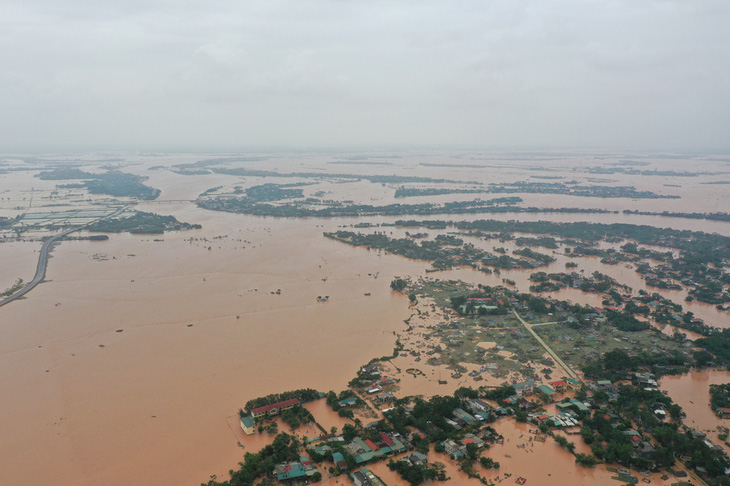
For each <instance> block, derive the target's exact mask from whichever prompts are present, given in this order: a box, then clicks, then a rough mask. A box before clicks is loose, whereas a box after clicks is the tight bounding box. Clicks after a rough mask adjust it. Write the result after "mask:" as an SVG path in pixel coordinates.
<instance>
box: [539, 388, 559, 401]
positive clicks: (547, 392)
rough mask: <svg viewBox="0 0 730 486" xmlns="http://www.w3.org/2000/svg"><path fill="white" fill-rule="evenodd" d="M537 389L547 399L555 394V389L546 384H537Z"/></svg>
mask: <svg viewBox="0 0 730 486" xmlns="http://www.w3.org/2000/svg"><path fill="white" fill-rule="evenodd" d="M537 391H538V392H539V393H540V394H541V395H543V396H545V397H546V398H547V399H549V400H550V399H552V398H553V396H555V390H553V389H552V388H550V387H549V386H547V385H540V386H538V387H537Z"/></svg>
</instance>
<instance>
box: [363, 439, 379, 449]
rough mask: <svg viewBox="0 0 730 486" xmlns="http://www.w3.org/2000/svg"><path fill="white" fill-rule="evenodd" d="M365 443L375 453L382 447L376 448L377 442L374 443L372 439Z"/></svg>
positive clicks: (366, 440)
mask: <svg viewBox="0 0 730 486" xmlns="http://www.w3.org/2000/svg"><path fill="white" fill-rule="evenodd" d="M365 443H366V444H367V445H368V447H369V448H371V449H372V450H374V451H377V450H378V449H380V447H378V446H376V445H375V442H373V441H372V440H370V439H365Z"/></svg>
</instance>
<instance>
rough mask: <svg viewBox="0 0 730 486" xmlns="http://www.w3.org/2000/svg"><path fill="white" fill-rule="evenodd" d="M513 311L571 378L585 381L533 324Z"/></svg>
mask: <svg viewBox="0 0 730 486" xmlns="http://www.w3.org/2000/svg"><path fill="white" fill-rule="evenodd" d="M512 313H513V314H514V315H515V317H516V318H517V319H519V321H520V322H521V323H522V325H523V326H525V329H527V330H528V331H529V332H530V334H532V337H534V338H535V339H536V340H537V342H538V343H540V344H541V345H542V347H543V348H545V351H547V352H548V354H549V355H550V356H552V358H553V359H554V360H555V362H556V363H558V364H559V365H560V367H561V368H563V369H564V370H565V372H566V373H567V374H568V376H570V377H571V378H573V379H575V380H578V381H583V380H581V379H580V378H579V377H578V375H577V374H575V371H573V370H572V369H570V367H569V366H568V365H567V364H565V362H564V361H563V360H562V359H560V356H558V355H557V354H556V353H555V351H553V350H552V348H551V347H550V346H548V345H547V343H546V342H545V341H543V340H542V338H541V337H540V336H538V335H537V333H536V332H535V331H534V330H533V329H532V326H531V325H530V324H528V323H526V322H525V320H524V319H523V318H522V317H521V316H520V315H519V314H518V313H517V311H516V310H513V311H512Z"/></svg>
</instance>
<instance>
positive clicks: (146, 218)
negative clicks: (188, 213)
mask: <svg viewBox="0 0 730 486" xmlns="http://www.w3.org/2000/svg"><path fill="white" fill-rule="evenodd" d="M200 228H201V226H200V225H199V224H190V223H183V222H180V221H178V220H177V219H175V217H174V216H162V215H160V214H154V213H145V212H142V211H137V212H135V213H134V214H133V215H131V216H119V217H116V218H110V219H102V220H101V221H97V222H96V223H93V224H91V225H89V226H88V227H87V229H88V230H89V231H94V232H99V233H123V232H129V233H133V234H162V233H164V232H165V231H182V230H189V229H200Z"/></svg>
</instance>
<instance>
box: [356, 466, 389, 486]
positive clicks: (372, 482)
mask: <svg viewBox="0 0 730 486" xmlns="http://www.w3.org/2000/svg"><path fill="white" fill-rule="evenodd" d="M350 479H352V482H353V483H355V486H385V483H384V482H382V481H381V480H380V478H378V477H377V476H376V475H375V474H373V473H372V472H371V471H370V470H369V469H365V468H362V469H360V470H359V471H356V472H354V473H352V474H350Z"/></svg>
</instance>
